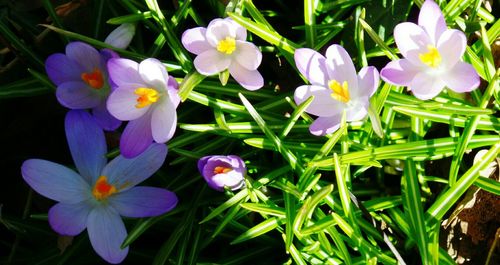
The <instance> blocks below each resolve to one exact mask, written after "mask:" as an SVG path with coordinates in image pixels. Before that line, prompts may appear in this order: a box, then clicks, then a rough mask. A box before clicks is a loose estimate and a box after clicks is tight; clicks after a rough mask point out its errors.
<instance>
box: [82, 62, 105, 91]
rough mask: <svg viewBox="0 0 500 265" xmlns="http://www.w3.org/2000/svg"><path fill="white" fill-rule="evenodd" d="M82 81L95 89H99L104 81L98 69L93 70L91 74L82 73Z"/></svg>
mask: <svg viewBox="0 0 500 265" xmlns="http://www.w3.org/2000/svg"><path fill="white" fill-rule="evenodd" d="M80 77H81V78H82V80H83V81H84V82H85V83H86V84H87V85H89V86H91V87H92V88H95V89H101V88H102V86H103V85H104V79H103V77H102V73H101V71H100V70H99V68H97V67H96V68H94V71H93V72H90V73H82V74H81V76H80Z"/></svg>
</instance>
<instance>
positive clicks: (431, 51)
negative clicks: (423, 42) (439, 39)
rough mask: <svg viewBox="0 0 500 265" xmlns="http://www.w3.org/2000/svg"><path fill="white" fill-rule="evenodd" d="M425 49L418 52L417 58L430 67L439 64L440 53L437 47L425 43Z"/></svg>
mask: <svg viewBox="0 0 500 265" xmlns="http://www.w3.org/2000/svg"><path fill="white" fill-rule="evenodd" d="M427 50H428V52H426V53H420V54H419V55H418V58H420V61H422V62H423V63H424V64H426V65H428V66H430V67H432V68H436V67H438V66H439V65H440V64H441V54H439V51H438V49H436V47H434V46H432V45H427Z"/></svg>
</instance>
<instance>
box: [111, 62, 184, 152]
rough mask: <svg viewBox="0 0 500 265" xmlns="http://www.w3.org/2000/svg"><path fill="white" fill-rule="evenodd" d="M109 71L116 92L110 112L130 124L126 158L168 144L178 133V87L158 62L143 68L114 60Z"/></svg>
mask: <svg viewBox="0 0 500 265" xmlns="http://www.w3.org/2000/svg"><path fill="white" fill-rule="evenodd" d="M108 71H109V75H110V77H111V80H112V81H113V83H115V84H116V88H115V90H114V91H113V92H112V93H111V95H109V98H108V103H107V105H108V110H109V112H110V113H111V114H112V115H113V116H115V117H116V118H117V119H119V120H122V121H130V122H129V123H128V124H127V127H126V128H125V130H124V131H123V134H122V137H121V139H120V150H121V153H122V155H123V156H124V157H127V158H131V157H135V156H137V155H139V154H140V153H142V152H143V151H144V150H146V148H148V146H149V145H150V144H151V143H152V142H153V140H154V141H155V142H157V143H165V142H167V141H168V140H170V138H172V136H173V135H174V132H175V127H176V125H177V113H176V108H177V106H178V105H179V102H180V97H179V95H178V94H177V89H178V86H179V85H178V83H177V81H175V79H174V78H173V77H171V76H169V75H168V73H167V70H166V69H165V66H164V65H163V64H162V63H161V62H160V61H158V60H156V59H152V58H150V59H146V60H144V61H142V62H141V63H140V64H138V63H136V62H134V61H131V60H128V59H122V58H117V59H111V60H109V62H108Z"/></svg>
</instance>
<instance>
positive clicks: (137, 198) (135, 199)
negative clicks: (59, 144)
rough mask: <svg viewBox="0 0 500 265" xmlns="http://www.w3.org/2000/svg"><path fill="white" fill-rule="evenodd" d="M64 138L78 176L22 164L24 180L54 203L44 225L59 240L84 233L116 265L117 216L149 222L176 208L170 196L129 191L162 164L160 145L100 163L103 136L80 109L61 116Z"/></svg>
mask: <svg viewBox="0 0 500 265" xmlns="http://www.w3.org/2000/svg"><path fill="white" fill-rule="evenodd" d="M65 127H66V137H67V140H68V144H69V148H70V151H71V155H72V156H73V160H74V162H75V165H76V168H77V170H78V173H77V172H75V171H73V170H71V169H69V168H67V167H65V166H62V165H60V164H56V163H53V162H49V161H46V160H41V159H30V160H27V161H25V162H24V164H23V165H22V168H21V171H22V175H23V178H24V180H25V181H26V182H27V183H28V184H29V185H30V186H31V188H33V189H34V190H35V191H36V192H38V193H40V194H41V195H43V196H45V197H47V198H49V199H52V200H55V201H58V203H57V204H56V205H54V206H53V207H52V208H50V210H49V224H50V226H51V227H52V229H54V230H55V231H56V232H57V233H59V234H61V235H68V236H75V235H78V234H80V233H81V232H82V231H83V230H84V229H85V228H87V232H88V234H89V239H90V243H91V244H92V247H93V248H94V250H95V251H96V252H97V254H99V256H101V257H102V258H103V259H105V260H106V261H108V262H110V263H120V262H121V261H123V259H125V257H126V256H127V253H128V247H126V248H124V249H121V248H120V246H121V244H122V243H123V240H124V239H125V237H126V236H127V231H126V229H125V225H124V224H123V221H122V219H121V218H120V216H125V217H149V216H156V215H160V214H163V213H166V212H168V211H170V210H171V209H173V208H174V207H175V206H176V204H177V197H176V195H175V194H174V193H173V192H170V191H168V190H165V189H161V188H155V187H134V186H135V185H137V184H138V183H140V182H142V181H144V180H145V179H147V178H149V177H150V176H151V175H152V174H153V173H154V172H156V171H157V170H158V169H159V168H160V167H161V165H162V164H163V162H164V160H165V157H166V155H167V149H166V146H165V145H163V144H153V145H151V146H150V147H149V148H148V149H147V150H146V151H145V152H144V153H142V154H141V155H139V156H137V157H136V158H134V159H126V158H124V157H123V156H118V157H116V158H115V159H113V160H112V161H111V162H109V163H108V164H106V142H105V138H104V132H103V131H102V129H101V128H100V127H99V126H98V125H97V124H96V123H95V120H94V119H93V118H92V117H91V116H90V114H88V113H87V112H86V111H83V110H72V111H70V112H69V113H68V114H67V116H66V121H65Z"/></svg>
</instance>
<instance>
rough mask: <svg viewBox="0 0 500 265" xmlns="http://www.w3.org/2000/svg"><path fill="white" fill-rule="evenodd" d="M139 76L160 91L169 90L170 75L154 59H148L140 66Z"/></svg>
mask: <svg viewBox="0 0 500 265" xmlns="http://www.w3.org/2000/svg"><path fill="white" fill-rule="evenodd" d="M139 74H140V75H141V77H142V79H143V80H144V81H146V83H148V84H149V85H151V86H153V88H156V89H157V90H159V91H164V90H165V89H167V81H168V73H167V70H166V69H165V66H164V65H163V64H162V63H161V62H160V61H158V60H157V59H154V58H148V59H146V60H144V61H142V62H141V63H140V64H139Z"/></svg>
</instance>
